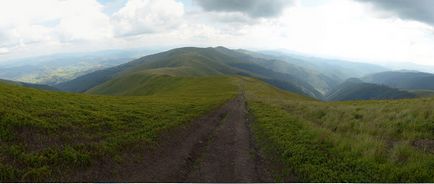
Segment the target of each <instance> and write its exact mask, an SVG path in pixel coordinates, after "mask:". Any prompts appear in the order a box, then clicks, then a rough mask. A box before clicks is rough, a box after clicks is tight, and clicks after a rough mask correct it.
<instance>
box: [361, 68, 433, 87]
mask: <svg viewBox="0 0 434 184" xmlns="http://www.w3.org/2000/svg"><path fill="white" fill-rule="evenodd" d="M362 80H363V81H366V82H370V83H375V84H382V85H386V86H389V87H393V88H399V89H409V90H415V89H424V90H434V74H431V73H424V72H417V71H390V72H380V73H375V74H371V75H367V76H365V77H363V78H362Z"/></svg>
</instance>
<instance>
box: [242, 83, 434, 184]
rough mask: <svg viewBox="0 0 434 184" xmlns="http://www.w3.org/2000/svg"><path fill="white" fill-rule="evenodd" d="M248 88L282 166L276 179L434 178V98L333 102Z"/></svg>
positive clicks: (268, 145)
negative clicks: (433, 143)
mask: <svg viewBox="0 0 434 184" xmlns="http://www.w3.org/2000/svg"><path fill="white" fill-rule="evenodd" d="M243 83H244V86H243V87H244V90H245V94H246V97H247V101H248V107H249V110H250V112H251V113H252V114H253V116H254V117H255V123H254V124H253V125H252V129H253V132H254V135H255V137H256V139H257V142H258V144H259V146H260V148H261V149H262V150H263V151H264V153H265V154H266V155H267V156H268V157H269V158H270V159H272V160H274V161H276V162H279V163H282V164H283V165H284V169H282V170H281V171H275V173H274V176H275V178H276V179H277V180H278V181H279V180H280V181H282V180H283V179H284V178H285V177H287V176H288V175H295V176H296V177H297V178H298V179H299V180H300V181H305V182H433V181H434V154H433V152H432V151H433V149H434V148H433V147H432V146H433V145H432V143H430V141H429V140H434V133H433V132H434V115H433V114H434V112H433V111H434V99H431V98H424V99H412V100H390V101H387V100H383V101H350V102H333V103H330V102H320V101H316V100H312V99H307V98H304V97H300V96H297V95H293V94H289V93H286V92H283V91H280V90H278V89H275V88H273V87H271V86H269V85H266V84H263V83H258V82H255V81H254V80H251V79H244V81H243ZM416 142H422V145H420V144H419V146H416V144H415V143H416ZM424 143H425V145H424Z"/></svg>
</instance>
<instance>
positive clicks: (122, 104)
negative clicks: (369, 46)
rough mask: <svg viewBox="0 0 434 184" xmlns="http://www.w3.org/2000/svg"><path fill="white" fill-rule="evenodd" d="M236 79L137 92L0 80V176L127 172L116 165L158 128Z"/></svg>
mask: <svg viewBox="0 0 434 184" xmlns="http://www.w3.org/2000/svg"><path fill="white" fill-rule="evenodd" d="M235 80H236V79H235V78H230V77H202V78H200V79H195V80H194V81H192V82H188V80H186V81H184V82H185V83H184V85H182V86H179V87H176V88H172V89H171V91H170V92H166V93H164V94H163V93H161V94H158V95H153V96H140V97H115V96H97V95H86V94H71V93H63V92H49V91H42V90H36V89H31V88H27V87H21V86H16V85H9V84H5V83H0V94H1V95H0V148H1V149H0V181H1V182H8V181H9V182H13V181H14V182H17V181H27V182H38V181H45V182H53V181H57V182H59V181H62V182H65V181H79V182H80V181H81V182H83V181H88V182H90V181H108V180H110V179H109V178H112V177H113V176H117V175H116V174H115V175H114V174H113V173H118V172H126V171H125V167H119V165H121V164H123V165H122V166H125V163H128V161H131V160H134V161H141V160H142V156H143V152H146V151H149V150H150V149H151V148H153V147H155V145H157V144H156V143H157V141H158V138H159V137H160V135H161V134H163V133H164V132H167V131H169V130H172V129H174V128H177V127H183V126H186V125H188V123H189V122H191V121H192V120H193V119H196V118H198V117H200V116H202V115H204V114H205V113H208V112H210V111H212V110H214V109H215V108H217V107H219V106H220V105H221V104H223V103H225V102H226V101H228V100H230V99H233V98H234V97H235V96H236V95H238V93H239V92H238V87H237V86H236V85H235V82H234V81H235ZM126 165H127V166H128V164H126ZM95 173H99V174H95ZM101 178H105V179H101ZM110 181H113V180H110Z"/></svg>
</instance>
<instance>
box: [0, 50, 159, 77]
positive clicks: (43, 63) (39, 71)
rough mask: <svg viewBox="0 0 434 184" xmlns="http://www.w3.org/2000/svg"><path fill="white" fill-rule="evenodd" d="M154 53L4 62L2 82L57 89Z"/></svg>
mask: <svg viewBox="0 0 434 184" xmlns="http://www.w3.org/2000/svg"><path fill="white" fill-rule="evenodd" d="M154 52H155V51H153V50H145V49H130V50H105V51H98V52H84V53H63V54H53V55H46V56H37V57H28V58H21V59H13V60H5V61H2V62H1V63H0V78H1V79H7V80H13V81H21V82H26V83H36V84H45V85H56V84H58V83H62V82H66V81H69V80H72V79H74V78H77V77H79V76H82V75H85V74H88V73H91V72H94V71H97V70H101V69H105V68H109V67H113V66H117V65H119V64H123V63H126V62H128V61H131V60H133V59H136V58H139V57H141V56H143V55H145V54H150V53H154Z"/></svg>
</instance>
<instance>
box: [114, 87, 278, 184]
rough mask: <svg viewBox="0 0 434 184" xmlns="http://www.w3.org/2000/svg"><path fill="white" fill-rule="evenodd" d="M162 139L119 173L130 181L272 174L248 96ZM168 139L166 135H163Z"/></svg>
mask: <svg viewBox="0 0 434 184" xmlns="http://www.w3.org/2000/svg"><path fill="white" fill-rule="evenodd" d="M175 134H176V135H167V136H166V138H163V140H162V142H163V144H161V145H160V146H159V148H158V149H157V150H155V151H152V152H149V153H146V154H144V155H143V157H144V158H145V160H144V161H142V162H140V164H138V163H135V164H131V165H130V166H129V167H128V171H129V172H125V173H124V174H121V173H119V174H120V175H118V176H117V177H116V178H113V180H115V181H123V182H125V181H129V182H266V181H270V177H269V176H268V174H267V173H266V172H265V169H264V167H263V166H262V165H261V164H260V163H261V162H260V161H259V160H260V159H258V158H257V154H256V152H255V150H254V149H253V146H252V144H251V139H250V131H249V127H248V120H247V110H246V106H245V101H244V98H243V97H242V96H239V97H237V98H235V99H233V100H231V101H229V102H228V103H226V104H225V105H223V106H222V107H220V108H219V109H217V110H216V111H214V112H212V113H210V114H208V115H207V116H204V117H202V118H200V119H198V120H196V121H194V122H193V123H192V124H191V125H190V126H188V127H185V128H181V129H180V130H177V131H176V133H175ZM165 139H166V140H165Z"/></svg>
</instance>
